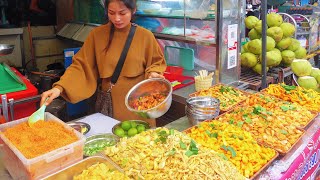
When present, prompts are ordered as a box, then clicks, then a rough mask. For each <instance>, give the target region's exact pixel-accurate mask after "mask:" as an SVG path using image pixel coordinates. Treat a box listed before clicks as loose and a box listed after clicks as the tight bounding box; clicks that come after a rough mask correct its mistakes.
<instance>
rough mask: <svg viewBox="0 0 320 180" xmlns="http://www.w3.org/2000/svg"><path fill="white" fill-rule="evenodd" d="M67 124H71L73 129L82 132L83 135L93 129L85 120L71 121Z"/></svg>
mask: <svg viewBox="0 0 320 180" xmlns="http://www.w3.org/2000/svg"><path fill="white" fill-rule="evenodd" d="M67 124H68V125H69V126H71V127H72V128H73V129H75V130H77V131H79V132H80V133H82V134H83V135H85V134H87V133H88V132H89V131H90V129H91V126H90V125H89V124H87V123H84V122H70V123H67Z"/></svg>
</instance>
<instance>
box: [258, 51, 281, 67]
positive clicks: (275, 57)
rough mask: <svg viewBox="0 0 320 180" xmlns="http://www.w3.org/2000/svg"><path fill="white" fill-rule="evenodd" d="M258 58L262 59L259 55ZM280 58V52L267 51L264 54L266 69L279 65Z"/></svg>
mask: <svg viewBox="0 0 320 180" xmlns="http://www.w3.org/2000/svg"><path fill="white" fill-rule="evenodd" d="M260 58H261V59H262V57H261V55H260ZM281 60H282V56H281V52H280V51H277V50H271V51H268V52H267V54H266V61H267V66H268V67H275V66H278V65H279V64H280V63H281Z"/></svg>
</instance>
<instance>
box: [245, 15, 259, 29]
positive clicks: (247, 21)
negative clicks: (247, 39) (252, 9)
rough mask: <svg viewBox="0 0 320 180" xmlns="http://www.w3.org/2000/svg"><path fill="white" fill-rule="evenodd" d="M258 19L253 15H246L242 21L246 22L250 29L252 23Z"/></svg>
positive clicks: (252, 25)
mask: <svg viewBox="0 0 320 180" xmlns="http://www.w3.org/2000/svg"><path fill="white" fill-rule="evenodd" d="M258 21H259V19H258V18H257V17H255V16H248V17H246V19H245V20H244V23H245V24H246V27H247V28H248V29H252V28H253V27H254V25H255V24H256V23H257V22H258Z"/></svg>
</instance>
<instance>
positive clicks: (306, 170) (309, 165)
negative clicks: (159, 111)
mask: <svg viewBox="0 0 320 180" xmlns="http://www.w3.org/2000/svg"><path fill="white" fill-rule="evenodd" d="M77 121H81V122H86V123H90V125H91V134H93V133H99V132H100V131H104V132H106V131H108V132H111V127H112V124H115V123H117V122H118V121H117V120H114V119H112V118H110V117H107V116H104V115H102V114H99V113H98V114H93V115H90V116H87V117H84V118H82V119H80V120H77ZM191 126H192V124H191V123H190V122H189V120H188V118H187V117H186V116H184V117H182V118H180V119H178V120H175V121H173V122H172V123H170V124H167V125H166V126H165V127H166V128H169V129H170V128H173V129H176V130H178V131H184V130H186V129H188V128H190V127H191ZM108 129H109V130H108ZM319 137H320V115H318V116H317V117H316V118H315V120H314V121H313V122H312V123H311V124H310V125H309V127H308V129H307V130H306V133H305V134H304V135H303V136H302V138H301V139H300V140H299V142H298V143H297V144H296V145H295V146H294V147H293V148H292V149H291V151H290V152H289V153H288V154H287V155H286V156H280V157H278V158H277V159H276V160H275V161H274V162H273V163H271V165H270V166H269V167H268V168H267V169H266V170H264V171H263V172H261V173H260V174H259V176H258V177H257V179H308V178H311V179H315V177H316V176H319V171H320V170H319V169H320V163H319V153H320V144H319V143H320V138H319ZM2 156H3V155H2V154H0V157H2ZM2 162H3V161H0V179H8V180H10V179H12V178H11V176H10V175H9V174H8V171H7V170H6V169H5V167H4V166H3V164H2Z"/></svg>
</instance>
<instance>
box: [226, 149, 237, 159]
mask: <svg viewBox="0 0 320 180" xmlns="http://www.w3.org/2000/svg"><path fill="white" fill-rule="evenodd" d="M227 149H228V151H230V152H231V156H232V157H236V156H237V153H236V151H235V150H234V149H233V148H232V147H231V146H228V147H227Z"/></svg>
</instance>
